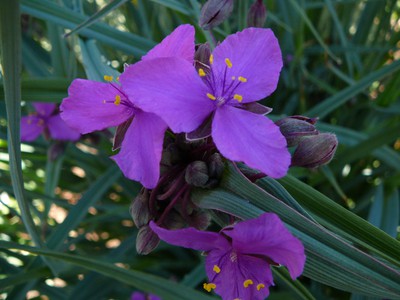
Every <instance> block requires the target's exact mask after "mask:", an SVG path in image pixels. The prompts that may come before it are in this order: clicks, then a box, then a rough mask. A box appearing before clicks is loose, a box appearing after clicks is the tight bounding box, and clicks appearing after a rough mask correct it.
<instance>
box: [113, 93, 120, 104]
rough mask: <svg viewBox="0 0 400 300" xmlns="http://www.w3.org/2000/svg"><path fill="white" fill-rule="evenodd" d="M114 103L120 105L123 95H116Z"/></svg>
mask: <svg viewBox="0 0 400 300" xmlns="http://www.w3.org/2000/svg"><path fill="white" fill-rule="evenodd" d="M114 104H115V105H120V104H121V96H120V95H117V96H115V101H114Z"/></svg>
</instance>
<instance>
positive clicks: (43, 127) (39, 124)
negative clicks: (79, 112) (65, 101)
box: [21, 102, 81, 142]
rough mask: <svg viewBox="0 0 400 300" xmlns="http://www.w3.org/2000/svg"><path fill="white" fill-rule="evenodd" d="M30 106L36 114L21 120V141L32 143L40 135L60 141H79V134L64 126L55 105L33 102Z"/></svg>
mask: <svg viewBox="0 0 400 300" xmlns="http://www.w3.org/2000/svg"><path fill="white" fill-rule="evenodd" d="M32 105H33V107H34V108H35V110H36V112H34V113H33V114H30V115H28V116H25V117H22V118H21V141H23V142H31V141H34V140H36V139H37V137H38V136H39V135H40V134H41V133H44V134H45V135H46V136H48V135H50V136H51V138H53V139H55V140H60V141H76V140H78V139H79V137H80V136H81V135H80V133H79V132H77V131H76V130H74V129H71V128H70V127H68V126H67V124H65V122H64V121H63V120H62V119H61V117H60V114H59V113H58V112H57V110H56V108H57V105H56V104H54V103H46V102H34V103H32Z"/></svg>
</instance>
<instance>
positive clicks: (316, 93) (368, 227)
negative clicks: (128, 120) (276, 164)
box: [0, 0, 400, 300]
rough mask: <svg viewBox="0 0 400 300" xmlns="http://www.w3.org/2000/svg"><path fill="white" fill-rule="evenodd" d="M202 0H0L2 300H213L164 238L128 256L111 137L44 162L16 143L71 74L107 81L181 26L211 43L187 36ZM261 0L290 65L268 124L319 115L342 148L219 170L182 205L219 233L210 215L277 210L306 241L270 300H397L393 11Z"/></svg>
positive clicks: (200, 272) (397, 14)
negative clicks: (285, 171)
mask: <svg viewBox="0 0 400 300" xmlns="http://www.w3.org/2000/svg"><path fill="white" fill-rule="evenodd" d="M203 3H204V1H197V0H185V1H175V0H152V1H145V0H137V1H126V0H119V1H102V0H96V1H91V0H76V1H75V0H70V1H69V0H61V1H52V0H21V1H20V2H19V1H0V32H1V36H0V45H1V47H0V54H1V61H0V63H1V70H2V73H1V75H0V211H1V214H0V232H1V233H0V237H1V238H0V239H1V242H0V298H7V299H25V298H26V297H27V295H28V298H30V299H33V298H35V297H40V295H41V296H43V295H47V296H48V297H49V298H50V299H109V298H113V299H128V298H129V296H130V294H131V293H132V291H133V290H135V289H138V290H143V291H147V292H154V293H156V294H158V295H160V296H161V297H163V299H173V300H175V299H213V298H214V299H216V298H215V297H213V296H210V295H207V294H206V292H204V291H202V289H201V285H202V282H203V281H204V280H205V272H204V269H203V262H202V259H201V257H200V255H199V254H198V253H195V252H192V251H189V250H185V249H180V248H177V247H172V246H169V245H166V244H163V243H162V244H161V245H160V246H159V247H158V248H157V250H155V251H154V252H153V253H152V254H150V255H148V256H139V255H137V254H136V251H135V237H136V234H137V230H136V228H135V227H134V225H133V222H132V221H131V217H130V215H129V205H130V202H131V200H132V199H133V198H134V197H135V195H136V194H137V193H138V192H139V190H140V186H139V184H137V183H135V182H132V181H129V180H127V179H126V178H124V177H123V176H122V174H121V173H120V171H119V170H118V167H117V166H116V165H115V164H114V162H113V161H112V160H110V159H109V157H110V156H111V155H112V151H111V142H110V136H112V132H111V131H112V130H111V131H107V130H106V131H102V132H97V133H93V134H89V135H86V136H84V138H83V139H82V140H81V141H79V142H78V143H76V144H72V143H70V144H68V145H64V147H61V149H62V151H61V152H60V153H59V155H58V157H57V158H56V159H55V160H51V159H50V158H49V157H50V156H49V153H50V151H52V150H51V149H54V147H56V146H57V145H56V144H55V142H52V141H48V140H45V139H44V138H40V139H38V140H36V141H35V142H33V143H31V144H29V145H28V144H22V146H21V147H20V142H19V140H20V133H19V131H20V129H19V128H20V115H21V109H22V114H24V115H25V114H28V113H29V112H30V111H31V103H30V102H32V101H41V102H46V101H48V102H57V103H60V102H61V101H62V99H63V98H64V97H65V96H66V95H67V89H68V86H69V84H70V82H71V81H72V80H73V79H74V78H78V77H79V78H90V79H93V80H100V79H101V78H102V76H103V75H104V74H107V75H114V76H117V75H118V74H119V73H121V72H122V71H123V66H124V64H125V63H128V64H130V63H134V62H136V61H137V60H139V59H140V57H141V55H143V54H144V53H146V51H148V50H149V49H150V48H151V47H152V46H153V45H155V44H156V43H157V42H159V41H160V40H161V39H162V38H163V37H165V35H167V34H168V33H169V32H171V31H172V30H173V29H174V28H175V27H176V26H178V25H180V24H182V23H191V24H193V25H195V26H196V27H197V33H196V37H197V41H198V42H199V43H200V42H206V41H209V42H210V43H211V44H214V41H213V37H212V35H211V34H210V33H209V32H205V31H202V30H201V29H200V28H198V26H197V20H198V16H199V12H200V5H201V4H203ZM264 3H265V4H266V7H267V24H266V27H271V28H272V29H273V31H274V32H275V34H276V36H277V38H278V40H279V42H280V45H281V48H282V52H283V58H284V62H285V65H284V68H283V70H282V72H281V78H280V82H279V86H278V88H277V90H276V92H275V93H274V94H273V95H271V96H270V97H269V98H267V99H265V100H264V101H263V103H264V104H266V105H268V106H270V107H273V108H274V111H273V115H272V117H271V118H273V119H274V120H277V119H278V118H279V117H281V116H284V115H294V114H303V115H306V116H308V117H320V121H319V122H318V124H317V126H318V129H319V130H320V131H326V132H332V133H335V134H336V135H337V137H338V139H339V148H338V151H337V154H336V156H335V158H334V159H333V160H332V162H331V163H330V164H329V166H325V167H323V168H319V169H316V170H305V169H300V168H293V169H291V171H290V174H289V175H288V176H286V177H285V178H282V179H280V180H278V181H276V180H272V179H269V178H264V179H261V180H258V181H257V182H256V184H252V183H250V182H249V181H248V180H247V179H246V178H245V177H243V176H242V175H241V174H240V173H238V171H237V170H236V169H235V168H233V167H232V166H231V165H230V164H229V163H228V164H227V165H228V167H227V169H226V170H225V174H224V177H223V180H222V182H221V184H220V185H219V186H218V187H217V188H216V189H212V190H202V189H198V190H196V191H195V192H194V193H193V195H192V196H193V199H195V200H196V202H197V204H198V205H199V206H201V207H203V208H205V209H210V210H213V212H212V215H213V216H214V221H215V223H216V224H223V223H224V220H225V219H224V215H223V214H222V213H221V212H228V213H230V214H232V215H234V216H236V217H237V218H239V219H248V218H252V217H256V216H258V215H259V214H261V213H262V212H263V211H273V212H275V213H277V214H278V215H279V216H280V217H281V218H282V220H283V221H284V222H285V223H286V224H287V226H288V227H289V229H290V230H291V231H292V232H293V234H295V235H296V236H298V237H299V238H300V239H301V240H302V242H303V243H304V245H305V247H306V251H307V264H306V269H305V272H304V276H302V277H301V278H300V279H298V280H296V281H294V282H293V281H291V280H290V278H289V277H288V274H287V272H286V270H285V269H282V268H279V269H274V270H273V271H274V276H275V280H276V283H277V285H276V287H274V288H271V296H270V299H298V298H300V299H350V298H351V299H358V298H360V299H361V298H362V296H359V295H364V296H369V297H376V298H387V299H399V298H400V283H399V278H400V277H399V272H400V242H399V231H398V230H399V226H400V224H399V222H400V208H399V201H400V200H399V188H400V153H399V151H400V135H399V133H400V128H399V123H400V101H399V96H400V90H399V88H398V87H399V84H400V71H399V69H400V62H399V58H400V49H399V48H400V45H399V42H398V41H399V40H400V5H399V3H398V1H395V0H386V1H375V0H369V1H361V0H347V1H334V0H302V1H296V0H285V1H272V0H266V1H264ZM251 4H252V1H250V0H240V1H236V2H235V8H234V12H233V14H232V16H231V17H230V18H229V19H228V20H227V21H225V22H224V23H223V24H222V25H220V26H219V27H218V28H215V29H214V31H213V36H214V37H215V38H216V39H217V40H223V38H224V37H225V36H226V35H228V34H230V33H234V32H236V31H238V30H242V29H243V28H244V27H245V24H246V13H247V9H248V8H249V7H250V5H251ZM20 13H22V15H21V18H19V14H20ZM21 103H22V108H21ZM21 166H22V167H21ZM216 211H217V212H216ZM215 228H216V230H218V228H217V227H215ZM22 250H23V251H22ZM352 293H355V294H354V295H352Z"/></svg>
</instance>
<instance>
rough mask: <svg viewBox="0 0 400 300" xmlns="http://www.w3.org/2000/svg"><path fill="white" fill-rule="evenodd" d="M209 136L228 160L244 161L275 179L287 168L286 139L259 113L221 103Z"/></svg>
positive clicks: (288, 156)
mask: <svg viewBox="0 0 400 300" xmlns="http://www.w3.org/2000/svg"><path fill="white" fill-rule="evenodd" d="M212 137H213V139H214V142H215V145H216V146H217V148H218V150H219V151H220V152H221V154H222V155H223V156H225V157H226V158H228V159H230V160H234V161H243V162H244V163H245V164H247V165H248V166H249V167H251V168H254V169H258V170H260V171H261V172H264V173H265V174H267V175H269V176H271V177H274V178H279V177H282V176H285V175H286V173H287V171H288V168H289V165H290V153H289V151H288V150H287V148H286V139H285V138H284V136H283V135H282V134H281V132H280V131H279V127H278V126H276V125H275V124H274V123H273V122H272V121H271V120H269V119H268V118H266V117H264V116H262V115H258V114H253V113H251V112H248V111H245V110H242V109H238V108H235V107H232V106H227V105H225V106H222V107H220V108H218V109H217V110H216V112H215V116H214V120H213V124H212Z"/></svg>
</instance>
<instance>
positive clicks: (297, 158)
mask: <svg viewBox="0 0 400 300" xmlns="http://www.w3.org/2000/svg"><path fill="white" fill-rule="evenodd" d="M337 145H338V140H337V138H336V136H335V135H334V134H331V133H321V134H318V135H314V136H308V137H303V138H302V139H301V141H300V142H299V145H298V146H297V148H296V150H295V152H294V154H293V157H292V166H299V167H304V168H310V169H312V168H317V167H319V166H322V165H325V164H327V163H329V162H330V161H331V159H332V157H333V155H334V154H335V151H336V148H337Z"/></svg>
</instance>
